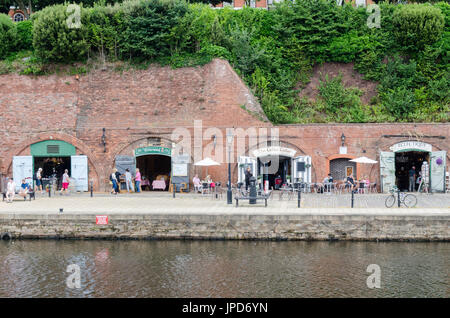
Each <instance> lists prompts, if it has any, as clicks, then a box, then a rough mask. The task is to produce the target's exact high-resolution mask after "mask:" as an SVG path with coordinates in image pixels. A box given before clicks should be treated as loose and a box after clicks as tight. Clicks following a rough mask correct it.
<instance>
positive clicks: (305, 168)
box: [291, 156, 311, 183]
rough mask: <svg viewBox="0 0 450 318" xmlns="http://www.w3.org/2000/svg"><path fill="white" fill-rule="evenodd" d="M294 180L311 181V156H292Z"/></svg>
mask: <svg viewBox="0 0 450 318" xmlns="http://www.w3.org/2000/svg"><path fill="white" fill-rule="evenodd" d="M291 173H292V176H291V177H292V180H291V181H292V182H293V183H296V182H307V183H311V157H310V156H299V157H295V158H292V165H291Z"/></svg>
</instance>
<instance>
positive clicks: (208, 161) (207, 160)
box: [194, 157, 220, 175]
mask: <svg viewBox="0 0 450 318" xmlns="http://www.w3.org/2000/svg"><path fill="white" fill-rule="evenodd" d="M194 166H200V167H206V175H208V167H210V166H220V163H218V162H216V161H214V160H212V159H211V158H209V157H206V158H205V159H203V160H200V161H198V162H196V163H194Z"/></svg>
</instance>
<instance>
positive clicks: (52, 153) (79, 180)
mask: <svg viewBox="0 0 450 318" xmlns="http://www.w3.org/2000/svg"><path fill="white" fill-rule="evenodd" d="M30 154H31V155H30V156H14V157H13V164H12V166H13V178H14V180H15V183H16V187H17V188H18V187H20V183H21V181H22V179H25V180H26V181H27V182H28V183H29V184H30V185H32V186H33V183H34V180H33V179H34V178H33V176H35V175H36V172H37V171H38V169H39V168H41V169H42V172H41V177H42V181H43V186H44V188H45V187H46V186H47V185H48V184H50V183H51V182H52V180H55V181H56V184H57V186H58V188H59V187H60V186H61V180H62V175H63V174H64V170H66V169H67V170H68V171H69V176H70V177H71V178H72V180H73V181H74V183H75V184H74V188H75V189H76V191H88V158H87V156H85V155H77V154H76V148H75V147H74V146H73V145H72V144H70V143H67V142H65V141H62V140H44V141H41V142H37V143H34V144H32V145H30Z"/></svg>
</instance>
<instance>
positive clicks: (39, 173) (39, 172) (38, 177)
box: [35, 168, 44, 193]
mask: <svg viewBox="0 0 450 318" xmlns="http://www.w3.org/2000/svg"><path fill="white" fill-rule="evenodd" d="M38 190H39V191H41V193H44V191H43V190H42V168H39V169H38V170H37V171H36V190H35V191H36V192H37V191H38Z"/></svg>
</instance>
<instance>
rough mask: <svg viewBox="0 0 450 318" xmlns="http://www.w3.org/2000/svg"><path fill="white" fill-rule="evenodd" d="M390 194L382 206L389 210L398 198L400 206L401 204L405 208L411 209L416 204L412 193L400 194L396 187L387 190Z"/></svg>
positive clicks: (415, 198)
mask: <svg viewBox="0 0 450 318" xmlns="http://www.w3.org/2000/svg"><path fill="white" fill-rule="evenodd" d="M389 192H390V193H391V194H390V195H389V196H388V197H387V198H386V201H385V202H384V204H385V205H386V207H387V208H391V207H392V206H393V205H394V204H395V201H396V200H397V197H399V198H400V204H402V203H403V205H404V206H406V207H407V208H413V207H415V206H416V204H417V197H416V196H415V195H414V194H412V193H408V194H407V193H405V192H401V191H400V190H399V189H398V188H397V187H393V188H392V189H391V190H389Z"/></svg>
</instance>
